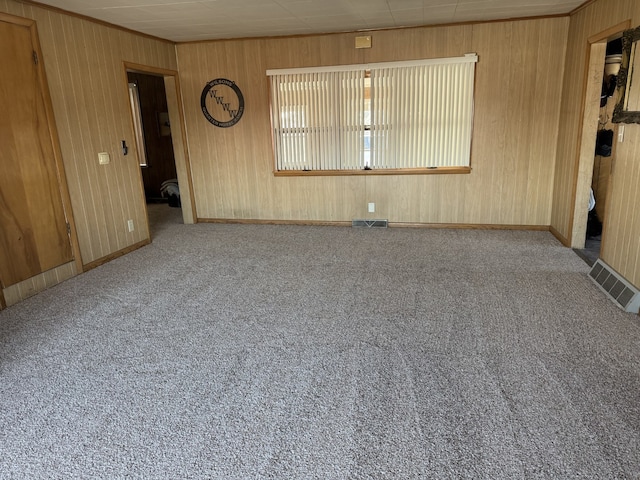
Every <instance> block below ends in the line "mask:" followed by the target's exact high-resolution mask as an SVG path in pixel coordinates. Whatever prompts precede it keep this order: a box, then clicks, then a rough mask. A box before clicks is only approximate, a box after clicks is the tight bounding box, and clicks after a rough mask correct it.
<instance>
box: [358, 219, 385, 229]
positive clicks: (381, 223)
mask: <svg viewBox="0 0 640 480" xmlns="http://www.w3.org/2000/svg"><path fill="white" fill-rule="evenodd" d="M351 226H352V227H366V228H373V227H381V228H387V227H388V226H389V222H388V221H387V220H351Z"/></svg>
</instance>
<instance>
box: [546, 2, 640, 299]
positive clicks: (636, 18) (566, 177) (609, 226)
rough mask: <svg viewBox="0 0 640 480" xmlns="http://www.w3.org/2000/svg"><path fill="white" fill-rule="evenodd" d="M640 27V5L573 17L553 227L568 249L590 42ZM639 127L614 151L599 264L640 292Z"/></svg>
mask: <svg viewBox="0 0 640 480" xmlns="http://www.w3.org/2000/svg"><path fill="white" fill-rule="evenodd" d="M627 20H631V26H632V27H635V26H638V25H639V24H640V3H639V2H637V1H636V0H596V1H595V2H593V3H590V4H588V5H587V6H586V7H585V8H583V9H580V10H579V11H577V12H576V13H575V14H574V15H572V16H571V21H570V26H569V41H568V45H567V55H566V67H565V76H564V82H563V88H562V110H561V115H560V130H559V136H558V148H557V158H558V161H557V163H556V171H555V183H554V196H553V209H552V219H551V225H552V227H553V228H554V229H555V230H557V231H558V232H559V233H560V235H562V236H564V237H565V238H566V239H567V241H568V243H574V242H575V241H576V240H577V239H575V238H572V235H574V234H575V232H574V230H575V229H574V227H575V224H576V222H577V219H576V218H575V211H576V209H578V208H579V205H577V204H576V201H575V195H576V194H575V188H576V179H577V176H578V171H579V167H580V165H579V164H578V163H577V154H578V151H579V150H578V149H579V144H578V143H579V139H580V128H581V122H582V118H581V111H582V105H583V100H584V83H583V82H584V77H585V70H586V65H587V47H588V39H589V38H590V37H592V36H593V35H597V34H598V33H600V32H604V31H606V30H607V29H609V28H611V27H613V26H615V25H618V24H620V23H622V22H624V21H627ZM639 144H640V125H626V126H625V139H624V142H623V143H618V144H617V145H616V154H615V159H614V161H613V165H612V176H611V179H610V184H609V197H608V199H607V211H606V214H605V224H604V234H603V246H602V251H601V254H600V255H601V258H602V259H603V260H604V261H605V262H607V263H608V264H609V265H611V266H612V267H613V268H614V269H615V270H617V271H618V272H619V273H620V274H622V275H623V276H624V277H625V278H627V279H628V280H629V281H630V282H632V283H633V284H634V285H635V286H636V287H640V216H639V215H640V194H639V193H638V185H639V184H640V162H639V161H638V159H639V158H640V146H639Z"/></svg>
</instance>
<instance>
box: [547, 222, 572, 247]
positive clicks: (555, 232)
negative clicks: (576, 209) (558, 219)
mask: <svg viewBox="0 0 640 480" xmlns="http://www.w3.org/2000/svg"><path fill="white" fill-rule="evenodd" d="M549 231H550V232H551V234H552V235H553V236H554V237H556V238H557V239H558V240H559V241H560V243H562V245H564V246H565V247H571V242H570V241H569V240H568V239H567V238H566V237H565V236H564V235H562V234H561V233H560V232H559V231H558V230H556V229H555V228H554V227H549Z"/></svg>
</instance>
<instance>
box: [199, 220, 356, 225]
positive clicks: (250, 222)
mask: <svg viewBox="0 0 640 480" xmlns="http://www.w3.org/2000/svg"><path fill="white" fill-rule="evenodd" d="M197 222H198V223H229V224H240V225H301V226H319V227H350V226H351V222H350V221H349V222H330V221H324V220H258V219H249V218H198V220H197Z"/></svg>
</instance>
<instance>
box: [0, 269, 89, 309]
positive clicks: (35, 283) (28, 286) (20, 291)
mask: <svg viewBox="0 0 640 480" xmlns="http://www.w3.org/2000/svg"><path fill="white" fill-rule="evenodd" d="M77 274H78V271H77V268H76V264H75V262H71V263H67V264H65V265H60V266H59V267H57V268H54V269H52V270H49V271H47V272H43V273H41V274H40V275H36V276H35V277H32V278H29V279H28V280H24V281H22V282H19V283H16V284H15V285H12V286H10V287H8V288H5V289H3V290H2V293H3V295H4V298H5V301H6V304H7V307H9V306H11V305H14V304H16V303H18V302H21V301H22V300H25V299H27V298H29V297H31V296H33V295H35V294H36V293H39V292H41V291H43V290H45V289H47V288H49V287H53V286H54V285H57V284H58V283H61V282H63V281H65V280H68V279H69V278H71V277H74V276H76V275H77Z"/></svg>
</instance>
